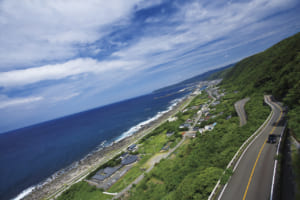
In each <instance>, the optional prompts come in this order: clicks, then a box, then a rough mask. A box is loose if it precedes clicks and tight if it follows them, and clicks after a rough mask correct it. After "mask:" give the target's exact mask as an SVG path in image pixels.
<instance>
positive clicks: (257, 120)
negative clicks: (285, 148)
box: [129, 94, 270, 199]
mask: <svg viewBox="0 0 300 200" xmlns="http://www.w3.org/2000/svg"><path fill="white" fill-rule="evenodd" d="M241 98H243V97H240V96H239V94H232V95H230V96H229V95H228V96H225V98H223V99H222V101H221V102H222V103H221V104H219V105H217V106H216V112H217V113H218V112H221V111H222V112H224V115H221V116H219V117H216V118H215V119H213V120H209V121H208V122H207V123H211V122H213V121H217V122H218V124H217V126H216V127H215V129H214V130H213V131H211V132H207V133H205V134H204V135H202V136H200V135H199V136H198V137H197V138H196V139H193V140H187V143H186V144H183V145H182V146H180V147H179V148H178V149H177V150H176V151H175V153H174V154H173V155H171V157H170V159H163V160H162V161H161V162H160V163H159V164H157V165H156V166H155V167H154V169H153V170H152V171H151V172H150V173H149V174H147V177H145V178H144V179H143V180H142V181H141V182H140V183H139V184H137V185H136V186H135V187H134V188H133V189H132V191H131V195H130V197H129V199H207V197H208V195H209V194H210V192H211V190H212V188H213V187H214V185H215V184H216V182H217V180H218V179H219V178H220V177H221V176H222V172H223V170H224V169H225V168H226V166H227V164H228V162H229V161H230V160H231V158H232V157H233V155H234V154H235V153H236V151H237V149H238V148H239V147H240V145H241V144H242V143H243V142H244V141H245V140H246V139H247V138H248V137H249V135H251V134H253V132H254V131H255V130H256V129H257V128H258V127H259V126H260V125H261V123H262V122H263V121H264V120H265V119H266V117H267V115H268V113H269V111H270V109H269V107H267V106H263V104H262V100H263V96H262V95H261V94H260V95H254V96H251V100H250V101H249V102H248V103H247V104H246V108H245V109H246V111H247V114H248V120H249V121H248V123H247V124H246V125H245V126H244V127H239V119H238V117H237V116H236V114H234V113H233V112H235V111H234V107H233V104H234V102H236V101H237V100H239V99H241ZM258 111H259V112H258ZM228 115H232V118H231V119H230V120H225V119H224V118H226V117H227V116H228ZM231 175H232V170H230V169H229V170H227V171H226V173H225V175H223V177H222V183H223V184H224V183H225V182H227V180H228V178H229V177H230V176H231ZM153 180H155V181H153ZM158 182H159V183H160V184H157V183H158Z"/></svg>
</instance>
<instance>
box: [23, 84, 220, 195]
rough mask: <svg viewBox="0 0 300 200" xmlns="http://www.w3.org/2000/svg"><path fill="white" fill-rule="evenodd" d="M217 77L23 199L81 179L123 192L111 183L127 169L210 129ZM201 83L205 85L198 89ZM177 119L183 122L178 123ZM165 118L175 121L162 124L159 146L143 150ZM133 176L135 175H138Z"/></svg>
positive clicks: (144, 166) (148, 165)
mask: <svg viewBox="0 0 300 200" xmlns="http://www.w3.org/2000/svg"><path fill="white" fill-rule="evenodd" d="M220 81H221V80H213V81H203V82H200V83H199V84H198V85H197V86H196V87H188V88H187V89H188V90H191V89H192V90H193V91H192V92H191V94H190V95H189V96H187V97H186V98H184V99H183V100H182V101H181V102H179V103H178V104H177V105H176V106H175V107H174V108H173V109H172V110H171V111H169V112H168V113H165V114H164V115H163V116H161V117H160V118H159V119H157V120H156V121H154V122H153V123H151V124H149V125H147V126H146V127H143V128H142V130H140V131H139V132H137V133H135V134H134V135H132V136H129V137H127V138H124V139H122V140H121V141H119V142H117V143H114V144H112V145H111V146H108V147H105V148H101V149H99V150H98V151H96V152H94V153H93V154H89V155H88V156H87V157H85V158H84V159H82V160H80V162H79V163H77V164H76V167H72V168H69V169H65V170H64V171H63V173H61V172H58V173H57V175H56V176H55V177H53V179H51V180H50V181H49V182H46V183H45V184H44V185H42V186H41V187H39V188H36V189H35V190H33V191H32V193H31V194H30V195H28V196H27V197H25V199H32V198H34V199H37V198H41V197H45V196H46V197H47V198H48V199H53V198H58V197H59V196H60V195H61V194H62V193H63V192H64V191H66V190H68V188H69V187H70V186H72V185H73V184H74V183H75V182H78V181H82V180H84V181H85V182H87V183H88V184H90V185H92V186H96V187H97V188H99V189H101V190H103V193H104V194H105V195H107V194H108V195H110V196H111V195H112V196H116V195H117V196H120V195H121V194H124V193H125V192H126V191H128V188H127V190H125V189H126V188H125V186H122V188H123V189H122V190H119V191H116V190H114V187H118V185H119V184H120V182H122V181H123V179H126V178H127V176H128V175H130V174H131V171H134V170H136V168H139V173H138V174H139V175H140V176H141V175H143V174H144V173H146V172H149V171H150V170H151V169H152V168H153V167H154V165H155V164H156V163H158V162H160V160H161V159H163V158H167V157H168V156H169V155H170V154H171V153H172V152H174V151H175V150H176V149H177V148H178V147H179V146H180V145H181V144H182V143H184V141H185V140H186V139H193V138H195V137H197V135H201V134H206V133H207V132H209V131H211V130H213V128H214V127H215V126H216V125H217V123H211V124H207V122H208V121H211V120H212V119H213V118H214V117H215V116H218V115H220V113H218V114H213V112H214V106H216V105H218V103H219V101H220V98H221V97H222V96H224V95H225V93H224V91H219V90H218V89H217V88H216V87H215V86H216V85H217V84H218V83H219V82H220ZM203 87H206V89H205V90H201V88H203ZM219 92H220V93H219ZM192 104H194V105H192ZM182 120H184V121H182ZM181 121H182V122H183V123H180V122H181ZM166 122H167V123H168V124H177V125H174V126H173V128H171V129H170V130H168V129H164V128H163V129H162V130H161V132H164V135H163V138H164V139H161V138H160V143H159V145H160V144H161V142H163V144H162V146H159V145H158V146H159V148H153V149H151V150H150V153H149V152H147V150H145V148H148V145H147V147H145V146H146V145H144V143H147V142H148V141H149V140H150V139H151V137H150V139H149V138H148V139H147V137H149V135H151V133H153V131H154V132H155V130H156V129H158V128H159V127H161V126H162V124H164V123H166ZM178 123H180V124H178ZM175 126H176V127H175ZM162 127H163V126H162ZM125 145H126V146H125ZM118 150H119V151H118ZM111 160H115V161H116V162H113V165H112V166H109V165H108V166H106V165H105V163H110V162H109V161H111ZM103 166H105V167H103ZM137 166H138V167H137ZM91 174H93V176H91ZM133 177H135V178H138V177H139V176H136V175H135V176H133ZM140 180H141V177H140ZM134 181H135V180H132V181H131V182H126V184H125V185H126V186H130V185H132V184H137V182H135V183H134Z"/></svg>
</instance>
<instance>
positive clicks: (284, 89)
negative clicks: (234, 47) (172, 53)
mask: <svg viewBox="0 0 300 200" xmlns="http://www.w3.org/2000/svg"><path fill="white" fill-rule="evenodd" d="M222 84H223V85H224V86H226V87H230V88H231V89H232V90H238V91H240V92H241V93H242V95H243V96H247V95H250V94H252V93H260V94H262V93H267V94H272V95H274V96H275V98H276V99H278V100H280V101H282V102H284V103H285V104H286V105H287V106H289V109H290V110H289V115H288V118H289V128H290V129H291V130H292V132H293V134H294V135H295V136H296V137H297V138H298V140H300V127H299V122H300V119H299V116H300V89H299V88H300V33H298V34H296V35H294V36H292V37H290V38H287V39H285V40H283V41H281V42H279V43H278V44H276V45H274V46H273V47H271V48H269V49H267V50H266V51H264V52H262V53H259V54H256V55H254V56H251V57H249V58H246V59H244V60H242V61H240V62H239V63H237V64H236V65H235V66H234V67H233V68H230V71H229V72H228V73H226V75H225V76H224V80H223V82H222Z"/></svg>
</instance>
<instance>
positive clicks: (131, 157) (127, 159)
mask: <svg viewBox="0 0 300 200" xmlns="http://www.w3.org/2000/svg"><path fill="white" fill-rule="evenodd" d="M137 160H138V156H137V155H129V156H126V157H125V158H124V159H123V160H122V162H121V164H122V165H129V164H131V163H134V162H135V161H137Z"/></svg>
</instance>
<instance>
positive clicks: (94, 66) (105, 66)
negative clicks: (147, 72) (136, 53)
mask: <svg viewBox="0 0 300 200" xmlns="http://www.w3.org/2000/svg"><path fill="white" fill-rule="evenodd" d="M140 64H141V63H140V62H135V61H126V60H111V61H102V62H99V61H97V60H95V59H91V58H78V59H75V60H70V61H68V62H65V63H61V64H54V65H45V66H41V67H35V68H29V69H20V70H13V71H8V72H2V73H0V86H3V87H16V86H24V85H27V84H32V83H37V82H40V81H44V80H59V79H63V78H67V77H70V76H75V75H80V74H85V73H92V74H102V75H104V73H106V72H107V73H111V72H112V71H119V72H120V71H126V70H133V69H136V68H137V67H138V66H139V65H140ZM104 76H105V75H104Z"/></svg>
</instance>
